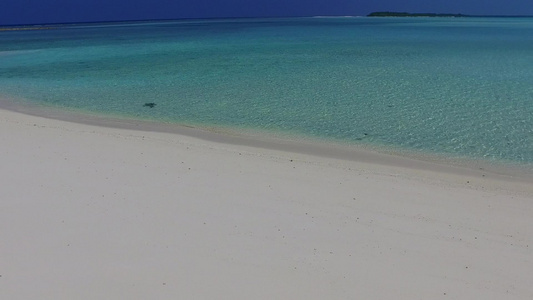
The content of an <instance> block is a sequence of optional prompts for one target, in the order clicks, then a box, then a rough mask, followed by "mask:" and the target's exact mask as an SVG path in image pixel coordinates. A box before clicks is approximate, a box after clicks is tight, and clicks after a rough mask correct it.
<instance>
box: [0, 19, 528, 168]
mask: <svg viewBox="0 0 533 300" xmlns="http://www.w3.org/2000/svg"><path fill="white" fill-rule="evenodd" d="M0 94H4V95H8V96H14V97H22V98H26V99H29V100H32V101H36V102H39V103H43V102H44V103H47V104H51V105H55V106H60V107H63V106H64V107H69V108H76V109H81V110H89V111H94V112H104V113H110V114H116V115H125V116H130V117H137V118H150V119H156V120H162V121H166V122H168V121H170V122H177V123H186V124H193V125H198V126H225V127H233V128H249V129H259V130H268V131H274V132H277V133H283V132H289V133H291V134H297V135H302V136H314V137H319V138H328V139H334V140H339V141H343V142H350V143H352V142H353V143H359V144H365V145H371V146H378V147H392V148H398V149H405V150H415V151H422V152H429V153H438V154H444V155H446V156H451V157H467V158H474V159H479V158H481V159H487V160H490V161H508V162H514V163H519V164H525V165H528V164H533V19H532V18H299V19H255V20H254V19H247V20H208V21H179V22H178V21H176V22H168V21H167V22H151V23H132V24H112V25H98V24H90V25H83V26H70V27H63V28H60V29H55V30H35V31H16V32H15V31H10V32H0ZM147 102H154V103H156V106H155V107H154V108H148V107H145V106H143V105H144V104H145V103H147Z"/></svg>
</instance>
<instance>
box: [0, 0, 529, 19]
mask: <svg viewBox="0 0 533 300" xmlns="http://www.w3.org/2000/svg"><path fill="white" fill-rule="evenodd" d="M372 11H408V12H442V13H463V14H478V15H533V0H0V24H1V25H8V24H40V23H61V22H86V21H117V20H142V19H179V18H213V17H277V16H279V17H282V16H314V15H366V14H368V13H370V12H372Z"/></svg>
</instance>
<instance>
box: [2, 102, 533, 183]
mask: <svg viewBox="0 0 533 300" xmlns="http://www.w3.org/2000/svg"><path fill="white" fill-rule="evenodd" d="M0 109H4V110H9V111H14V112H18V113H23V114H28V115H33V116H38V117H43V118H48V119H56V120H61V121H67V122H73V123H81V124H87V125H92V126H98V127H110V128H118V129H127V130H136V131H147V132H162V133H171V134H177V135H185V136H189V137H193V138H198V139H203V140H207V141H211V142H216V143H222V144H233V145H242V146H247V147H253V148H264V149H270V150H279V151H284V152H293V153H301V154H306V155H313V156H319V157H327V158H333V159H338V160H346V161H356V162H362V163H369V164H377V165H384V166H392V167H400V168H407V169H415V170H423V171H432V172H441V173H448V174H455V175H461V176H474V177H480V178H486V179H495V180H504V181H512V182H526V183H531V182H533V170H530V169H529V168H526V167H523V168H522V167H519V166H514V165H509V164H504V163H501V164H500V163H491V162H485V161H481V160H475V161H474V160H468V159H455V158H453V159H449V158H446V157H443V156H437V155H430V154H420V153H414V152H406V151H402V152H399V151H397V150H391V149H383V150H379V149H374V148H372V149H368V148H365V147H364V146H359V145H345V144H338V143H334V142H332V141H322V140H313V139H310V138H305V139H289V138H282V137H279V136H275V135H269V134H267V133H260V132H243V131H237V130H232V129H230V128H218V127H217V128H215V127H193V126H187V125H181V124H175V123H161V122H156V121H150V120H139V119H133V118H126V117H117V116H108V115H103V114H92V113H86V112H80V111H74V110H68V109H59V108H54V107H45V106H39V105H35V104H32V103H29V102H28V101H24V100H23V99H17V100H13V99H11V98H7V97H2V96H0Z"/></svg>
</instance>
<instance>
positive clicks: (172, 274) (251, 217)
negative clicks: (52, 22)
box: [0, 110, 533, 300]
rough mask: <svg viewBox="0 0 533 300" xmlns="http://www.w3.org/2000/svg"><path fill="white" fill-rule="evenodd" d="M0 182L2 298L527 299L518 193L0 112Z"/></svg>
mask: <svg viewBox="0 0 533 300" xmlns="http://www.w3.org/2000/svg"><path fill="white" fill-rule="evenodd" d="M399 159H400V160H401V158H399ZM0 185H1V187H0V299H12V300H14V299H54V300H57V299H533V285H532V282H533V188H532V186H533V183H532V182H530V181H528V179H527V178H525V179H524V178H521V179H519V180H518V179H517V180H515V179H513V178H503V179H502V178H499V177H498V176H492V175H491V174H485V173H483V172H482V171H471V172H460V171H457V172H454V171H453V170H452V171H448V170H444V167H443V168H439V167H435V168H433V167H427V168H426V167H425V168H418V167H416V166H415V167H413V168H411V167H409V161H405V160H404V163H403V164H401V163H400V164H388V163H380V161H379V159H377V160H375V161H372V160H371V159H370V160H368V159H365V160H358V159H357V157H354V159H351V160H347V159H341V158H338V159H336V158H334V157H324V156H319V155H310V154H303V153H298V152H289V151H281V150H275V149H267V148H259V147H253V146H245V145H236V144H231V143H220V142H214V141H209V140H205V139H200V138H196V137H193V136H187V135H180V134H172V133H162V132H150V131H136V130H130V129H117V128H108V127H99V126H94V125H86V124H78V123H72V122H66V121H59V120H54V119H47V118H42V117H36V116H31V115H26V114H21V113H16V112H11V111H6V110H0Z"/></svg>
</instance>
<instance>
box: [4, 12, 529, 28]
mask: <svg viewBox="0 0 533 300" xmlns="http://www.w3.org/2000/svg"><path fill="white" fill-rule="evenodd" d="M371 13H372V12H370V13H368V14H365V15H306V16H261V17H259V16H257V17H203V18H160V19H159V18H155V19H150V18H147V19H124V20H92V21H91V20H88V21H79V22H50V23H48V22H39V23H16V24H15V23H12V24H0V30H1V29H3V28H11V27H39V26H58V27H62V26H73V25H85V24H116V23H150V22H175V21H195V20H196V21H202V20H206V21H208V20H240V19H242V20H252V19H297V18H376V17H370V16H369V14H371ZM409 14H415V15H417V14H436V15H451V13H427V12H423V13H409ZM460 15H461V17H463V18H533V15H469V14H460ZM410 17H412V18H423V17H417V16H409V17H401V18H410ZM389 18H394V17H389Z"/></svg>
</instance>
